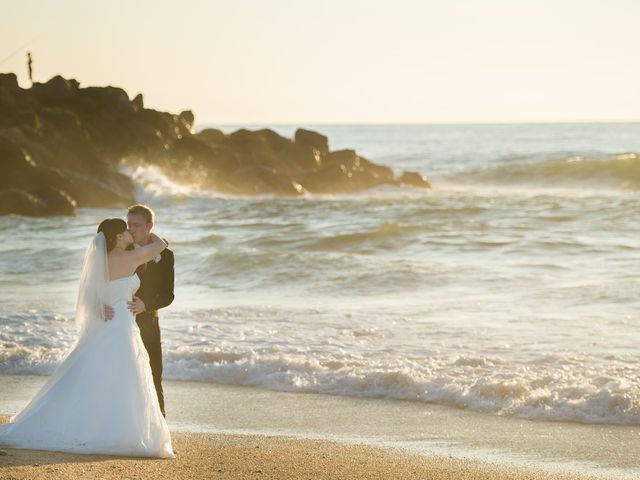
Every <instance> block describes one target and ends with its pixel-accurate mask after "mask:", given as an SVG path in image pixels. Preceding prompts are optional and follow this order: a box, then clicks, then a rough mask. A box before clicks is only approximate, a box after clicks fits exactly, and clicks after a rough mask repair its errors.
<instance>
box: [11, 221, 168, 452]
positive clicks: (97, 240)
mask: <svg viewBox="0 0 640 480" xmlns="http://www.w3.org/2000/svg"><path fill="white" fill-rule="evenodd" d="M151 239H152V242H151V243H150V244H148V245H146V246H143V247H140V248H137V249H135V250H132V249H131V247H132V245H133V238H132V236H131V233H130V232H129V231H128V230H127V224H126V222H125V221H124V220H122V219H120V218H108V219H106V220H104V221H103V222H102V223H101V224H100V226H99V227H98V234H97V235H96V236H95V237H94V238H93V240H92V241H91V243H90V244H89V246H88V247H87V251H86V254H85V258H84V265H83V267H82V274H81V277H80V288H79V290H78V300H77V303H76V325H77V327H78V337H77V340H76V342H75V343H74V344H73V346H72V347H71V348H70V350H69V351H68V352H67V354H66V355H65V358H64V359H63V360H62V363H61V364H60V365H59V366H58V368H57V369H56V370H55V371H54V373H53V374H52V375H51V376H50V377H49V379H48V380H47V381H46V383H45V384H44V386H43V387H42V388H41V389H40V391H39V392H38V393H37V394H36V395H35V397H34V398H33V399H32V400H31V401H30V402H29V404H27V406H26V407H24V409H23V410H22V411H20V412H19V413H17V414H16V415H14V416H12V417H11V418H10V420H9V423H8V424H4V425H0V445H3V446H6V447H14V448H29V449H37V450H55V451H63V452H77V453H100V454H111V455H127V456H140V457H161V458H173V457H175V455H174V453H173V448H172V446H171V437H170V435H169V427H168V426H167V422H166V420H165V419H164V417H163V416H162V413H161V412H160V405H159V404H158V397H157V395H156V391H155V387H154V385H153V377H152V376H151V367H150V365H149V358H148V354H147V351H146V349H145V347H144V345H143V343H142V339H141V337H140V333H139V331H138V326H137V324H136V321H135V317H134V316H133V314H132V313H131V312H130V311H129V310H128V308H127V301H130V300H131V298H132V296H133V294H134V293H135V291H136V290H137V289H138V286H139V285H140V280H139V279H138V276H137V275H136V274H135V270H136V268H137V267H138V266H139V265H141V264H143V263H146V262H148V261H150V260H151V259H153V258H154V257H155V256H156V255H158V254H159V253H160V252H161V251H162V250H164V249H165V247H166V246H167V244H166V243H165V242H164V241H163V240H162V239H160V238H159V237H158V236H156V235H155V234H152V235H151ZM105 304H108V305H110V306H112V308H113V309H114V315H113V318H112V319H111V320H110V321H108V322H106V321H105V320H104V305H105Z"/></svg>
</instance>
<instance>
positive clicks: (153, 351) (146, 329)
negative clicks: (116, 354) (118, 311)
mask: <svg viewBox="0 0 640 480" xmlns="http://www.w3.org/2000/svg"><path fill="white" fill-rule="evenodd" d="M160 256H161V258H160V261H159V262H156V261H155V259H154V260H151V261H150V262H148V263H146V264H144V265H140V266H139V267H138V269H137V270H136V273H137V274H138V276H139V277H140V288H139V289H138V291H137V292H136V294H135V295H136V297H139V298H140V299H141V300H142V301H143V302H144V305H145V311H144V312H142V313H141V314H140V315H137V316H136V323H137V324H138V327H140V336H141V337H142V343H144V346H145V348H146V349H147V352H148V353H149V360H150V363H151V373H152V374H153V383H154V385H155V387H156V392H157V393H158V401H159V402H160V410H161V411H162V415H165V411H164V395H163V393H162V346H161V344H160V325H159V323H158V310H159V309H160V308H163V307H166V306H167V305H169V304H170V303H171V302H173V298H174V295H173V282H174V271H173V252H172V251H171V250H169V249H168V248H165V249H164V250H163V251H162V253H161V254H160ZM165 416H166V415H165Z"/></svg>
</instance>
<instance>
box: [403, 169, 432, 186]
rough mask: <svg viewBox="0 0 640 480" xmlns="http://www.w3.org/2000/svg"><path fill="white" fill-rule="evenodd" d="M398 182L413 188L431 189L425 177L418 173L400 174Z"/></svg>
mask: <svg viewBox="0 0 640 480" xmlns="http://www.w3.org/2000/svg"><path fill="white" fill-rule="evenodd" d="M398 181H399V182H400V183H403V184H406V185H413V186H414V187H422V188H431V184H430V183H429V181H428V180H427V177H425V176H423V175H421V174H420V173H419V172H402V175H400V177H399V178H398Z"/></svg>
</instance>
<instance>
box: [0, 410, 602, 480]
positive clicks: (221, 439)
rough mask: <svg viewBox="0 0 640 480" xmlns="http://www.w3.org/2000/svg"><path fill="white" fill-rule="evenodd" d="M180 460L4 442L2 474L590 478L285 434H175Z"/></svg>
mask: <svg viewBox="0 0 640 480" xmlns="http://www.w3.org/2000/svg"><path fill="white" fill-rule="evenodd" d="M6 420H8V418H6V417H5V418H0V421H6ZM171 436H172V442H173V446H174V448H175V450H176V458H174V459H153V458H136V457H121V456H108V455H90V454H72V453H64V452H50V451H40V450H26V449H11V448H6V447H3V448H2V451H4V452H5V453H6V454H0V478H12V479H47V478H51V477H52V476H55V478H59V479H76V478H101V479H120V478H138V479H147V478H149V479H151V478H158V476H159V475H162V476H168V478H175V479H194V478H226V479H248V478H259V479H265V480H268V479H273V480H276V479H278V480H280V479H284V478H286V479H308V478H313V479H318V480H323V479H338V478H339V479H341V480H350V479H353V480H356V479H389V478H394V479H416V478H421V479H422V478H429V479H432V480H453V479H461V478H464V479H474V480H484V479H486V480H519V479H530V480H588V479H594V478H597V477H593V476H587V475H579V474H561V473H549V472H544V471H540V470H535V469H531V468H520V467H518V468H514V467H508V466H504V465H496V464H492V463H489V462H480V461H477V460H469V459H461V458H453V457H449V458H445V457H426V456H424V455H420V454H416V453H408V452H401V451H398V450H395V449H386V448H379V447H372V446H368V445H362V444H356V445H347V444H344V443H341V442H337V441H331V440H314V439H292V438H290V437H286V436H279V435H255V434H247V435H234V434H207V433H193V432H172V434H171Z"/></svg>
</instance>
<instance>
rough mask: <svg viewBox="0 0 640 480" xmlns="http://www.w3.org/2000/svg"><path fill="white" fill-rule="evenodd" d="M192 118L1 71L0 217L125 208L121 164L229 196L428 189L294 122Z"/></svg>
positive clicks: (122, 95)
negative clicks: (228, 128)
mask: <svg viewBox="0 0 640 480" xmlns="http://www.w3.org/2000/svg"><path fill="white" fill-rule="evenodd" d="M194 122H195V119H194V115H193V113H192V112H191V111H189V110H185V111H183V112H181V113H180V114H178V115H174V114H171V113H167V112H159V111H156V110H153V109H149V108H145V107H144V100H143V97H142V94H138V95H136V96H135V97H134V98H133V99H129V96H128V95H127V93H126V92H125V91H124V90H123V89H121V88H117V87H112V86H107V87H87V88H80V84H79V83H78V82H77V81H76V80H74V79H65V78H63V77H61V76H56V77H53V78H52V79H51V80H49V81H48V82H46V83H35V84H34V85H33V87H32V88H30V89H23V88H21V87H20V86H19V85H18V82H17V78H16V76H15V74H12V73H9V74H0V172H1V175H0V203H1V204H0V214H11V213H14V214H20V215H34V216H42V215H68V214H73V212H74V209H75V208H76V207H124V206H126V205H129V204H131V203H132V202H133V201H134V198H133V187H134V185H133V183H132V181H131V179H130V178H129V177H128V176H126V175H124V174H123V173H121V168H120V166H121V164H122V163H123V162H124V163H131V164H139V163H143V164H153V165H157V166H158V167H160V168H161V169H163V170H164V171H165V173H167V174H168V175H169V176H170V177H172V178H174V179H176V180H178V181H184V182H189V183H197V184H198V185H200V186H202V187H203V188H213V189H217V190H220V191H224V192H229V193H237V194H245V195H246V194H265V193H270V194H275V195H288V196H296V195H302V194H305V193H307V192H310V193H328V192H336V193H337V192H355V191H358V190H362V189H366V188H370V187H374V186H376V185H383V184H390V185H397V186H402V185H412V186H416V187H421V188H428V187H429V183H428V181H427V180H426V178H425V177H423V176H422V175H421V174H420V173H418V172H404V173H403V174H402V175H400V176H398V177H396V176H394V173H393V171H392V170H391V169H390V168H388V167H385V166H381V165H377V164H375V163H373V162H371V161H369V160H367V159H365V158H363V157H361V156H359V155H358V154H357V153H356V152H355V151H353V150H340V151H333V152H332V151H330V149H329V141H328V139H327V137H326V136H324V135H322V134H320V133H317V132H313V131H309V130H304V129H298V130H297V131H296V132H295V135H294V138H293V139H288V138H284V137H282V136H280V135H278V134H277V133H276V132H274V131H272V130H268V129H263V130H257V131H249V130H246V129H241V130H238V131H235V132H233V133H231V134H224V133H223V132H221V131H220V130H216V129H205V130H202V131H201V132H198V133H195V131H194V125H195V123H194Z"/></svg>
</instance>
